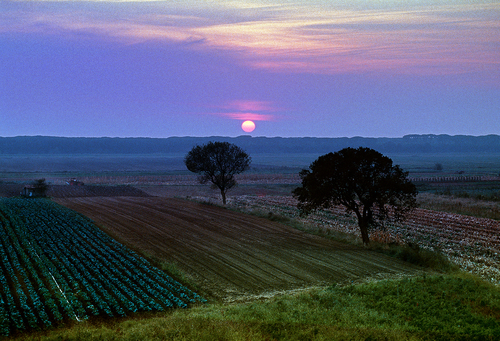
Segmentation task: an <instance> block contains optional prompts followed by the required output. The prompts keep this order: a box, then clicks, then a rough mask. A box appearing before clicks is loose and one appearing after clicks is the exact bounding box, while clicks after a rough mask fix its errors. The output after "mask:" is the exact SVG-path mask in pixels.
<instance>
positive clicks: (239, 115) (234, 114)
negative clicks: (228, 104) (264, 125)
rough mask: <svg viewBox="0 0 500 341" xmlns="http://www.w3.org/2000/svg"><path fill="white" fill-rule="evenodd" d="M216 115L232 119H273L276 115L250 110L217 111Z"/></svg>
mask: <svg viewBox="0 0 500 341" xmlns="http://www.w3.org/2000/svg"><path fill="white" fill-rule="evenodd" d="M218 115H221V116H225V117H229V118H231V119H234V120H244V121H246V120H250V121H274V120H275V119H276V116H273V115H268V114H256V113H252V112H231V113H219V114H218Z"/></svg>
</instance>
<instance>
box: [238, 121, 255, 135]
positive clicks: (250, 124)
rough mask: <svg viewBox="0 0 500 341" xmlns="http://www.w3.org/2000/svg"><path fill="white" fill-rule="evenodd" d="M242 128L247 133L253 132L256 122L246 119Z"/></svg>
mask: <svg viewBox="0 0 500 341" xmlns="http://www.w3.org/2000/svg"><path fill="white" fill-rule="evenodd" d="M241 129H243V131H245V132H247V133H251V132H252V131H254V129H255V123H253V122H252V121H245V122H243V123H242V124H241Z"/></svg>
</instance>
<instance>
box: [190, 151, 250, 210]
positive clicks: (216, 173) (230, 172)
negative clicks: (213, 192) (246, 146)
mask: <svg viewBox="0 0 500 341" xmlns="http://www.w3.org/2000/svg"><path fill="white" fill-rule="evenodd" d="M250 162H251V158H250V156H248V154H247V153H246V152H245V151H244V150H243V149H241V148H240V147H238V146H236V145H234V144H231V143H229V142H209V143H207V144H205V145H201V146H199V145H198V146H195V147H193V149H191V150H190V151H189V152H188V154H187V155H186V157H185V158H184V163H185V165H186V167H187V169H188V170H190V171H191V172H193V173H197V174H201V176H200V183H202V184H204V183H207V182H211V183H212V185H213V186H214V187H216V188H219V190H220V193H221V196H222V202H223V203H224V205H225V204H226V193H227V191H228V190H229V189H231V188H233V187H234V186H235V185H236V179H235V178H234V175H235V174H239V173H242V172H244V171H246V170H247V169H249V168H250Z"/></svg>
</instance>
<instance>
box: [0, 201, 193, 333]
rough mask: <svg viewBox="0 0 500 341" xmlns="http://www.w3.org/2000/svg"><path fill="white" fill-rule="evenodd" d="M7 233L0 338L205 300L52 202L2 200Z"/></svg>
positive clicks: (0, 277) (0, 258)
mask: <svg viewBox="0 0 500 341" xmlns="http://www.w3.org/2000/svg"><path fill="white" fill-rule="evenodd" d="M0 227H1V230H0V232H1V233H0V287H1V291H0V337H1V336H2V335H9V334H10V333H13V332H16V331H21V330H30V329H31V330H33V329H39V328H46V327H49V326H52V325H54V324H56V325H57V324H60V323H61V322H63V321H68V320H70V319H71V320H77V321H82V320H86V319H88V318H89V317H92V316H107V317H113V316H126V315H130V314H132V313H135V312H144V311H163V310H166V309H168V308H171V307H187V304H189V303H193V302H198V301H203V299H202V298H201V297H200V296H198V295H197V294H196V293H194V292H192V291H191V290H189V289H188V288H186V287H184V286H183V285H182V284H180V283H179V282H177V281H175V280H174V279H173V278H171V277H170V276H168V275H166V274H165V273H163V272H161V271H158V269H156V268H154V267H153V266H151V265H150V264H149V263H148V262H147V261H146V260H145V259H144V258H142V257H140V256H138V255H137V254H135V253H133V252H130V250H128V249H127V248H125V247H124V246H123V245H121V244H119V243H117V242H116V241H115V240H113V239H111V238H109V236H107V235H106V234H104V233H103V232H102V231H101V230H99V229H98V228H97V227H96V226H95V225H94V224H92V223H91V222H90V221H89V220H88V219H87V218H84V217H82V216H81V215H79V214H77V213H75V212H74V211H71V210H69V209H67V208H65V207H63V206H60V205H57V204H55V203H53V202H51V201H49V200H47V199H19V198H12V199H1V200H0Z"/></svg>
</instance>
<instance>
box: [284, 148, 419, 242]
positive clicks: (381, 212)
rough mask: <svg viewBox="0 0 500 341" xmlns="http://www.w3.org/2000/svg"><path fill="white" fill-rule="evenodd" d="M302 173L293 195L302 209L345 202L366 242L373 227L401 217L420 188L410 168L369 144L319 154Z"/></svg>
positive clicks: (309, 210)
mask: <svg viewBox="0 0 500 341" xmlns="http://www.w3.org/2000/svg"><path fill="white" fill-rule="evenodd" d="M300 177H301V179H302V186H301V187H298V188H296V189H295V190H294V191H293V195H294V196H295V197H296V198H297V199H298V201H299V203H298V208H299V209H300V210H301V213H302V214H308V213H310V212H311V211H313V210H316V209H318V208H328V207H330V206H332V205H342V206H344V207H345V208H346V209H347V211H348V212H354V213H355V214H356V216H357V218H358V225H359V228H360V230H361V236H362V239H363V243H364V244H368V243H369V242H370V239H369V230H370V228H372V227H374V226H377V225H380V224H382V225H383V222H384V220H386V219H388V218H390V217H392V218H394V219H395V220H401V219H403V218H404V217H405V215H406V214H407V213H408V212H409V211H411V210H412V209H413V208H415V207H416V196H417V189H416V187H415V185H414V184H413V183H412V182H411V181H410V180H408V172H405V171H403V170H402V169H401V168H400V167H399V166H398V165H393V163H392V160H391V159H390V158H388V157H387V156H384V155H382V154H380V153H379V152H377V151H375V150H373V149H370V148H364V147H360V148H357V149H354V148H345V149H342V150H340V151H338V152H336V153H329V154H326V155H323V156H320V157H319V158H318V159H317V160H316V161H314V162H313V163H312V164H311V165H310V166H309V169H304V170H302V171H301V172H300ZM389 213H390V214H389Z"/></svg>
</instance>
